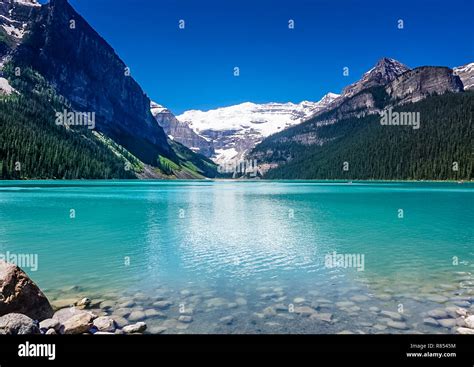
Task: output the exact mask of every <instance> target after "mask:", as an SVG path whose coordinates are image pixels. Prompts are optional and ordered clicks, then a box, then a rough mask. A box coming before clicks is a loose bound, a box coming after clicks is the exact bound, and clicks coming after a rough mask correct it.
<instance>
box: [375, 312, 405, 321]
mask: <svg viewBox="0 0 474 367" xmlns="http://www.w3.org/2000/svg"><path fill="white" fill-rule="evenodd" d="M380 315H382V316H387V317H389V318H390V319H392V320H393V321H403V320H405V317H404V316H403V315H401V314H400V313H398V312H393V311H381V312H380Z"/></svg>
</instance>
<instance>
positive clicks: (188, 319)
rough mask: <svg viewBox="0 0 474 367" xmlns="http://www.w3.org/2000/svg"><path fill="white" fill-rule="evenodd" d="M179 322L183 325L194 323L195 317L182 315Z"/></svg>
mask: <svg viewBox="0 0 474 367" xmlns="http://www.w3.org/2000/svg"><path fill="white" fill-rule="evenodd" d="M178 321H179V322H182V323H185V324H188V323H190V322H193V317H192V316H185V315H181V316H179V317H178Z"/></svg>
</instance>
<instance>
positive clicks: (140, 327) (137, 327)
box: [122, 322, 146, 334]
mask: <svg viewBox="0 0 474 367" xmlns="http://www.w3.org/2000/svg"><path fill="white" fill-rule="evenodd" d="M145 330H146V324H145V323H144V322H137V323H136V324H132V325H127V326H125V327H124V328H123V329H122V331H123V332H124V333H126V334H137V333H143V332H144V331H145Z"/></svg>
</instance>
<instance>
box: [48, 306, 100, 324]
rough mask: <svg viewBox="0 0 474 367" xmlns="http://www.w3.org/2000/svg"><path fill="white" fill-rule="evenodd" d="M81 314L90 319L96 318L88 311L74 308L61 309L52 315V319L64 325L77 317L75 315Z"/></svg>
mask: <svg viewBox="0 0 474 367" xmlns="http://www.w3.org/2000/svg"><path fill="white" fill-rule="evenodd" d="M82 314H87V315H89V316H91V318H92V319H95V318H96V317H97V315H96V314H94V313H92V312H90V311H83V310H80V309H78V308H75V307H71V308H63V309H61V310H59V311H56V312H55V313H54V315H53V319H56V320H58V321H59V322H60V323H61V324H64V323H65V322H66V321H67V320H69V319H70V318H72V317H74V316H77V315H82Z"/></svg>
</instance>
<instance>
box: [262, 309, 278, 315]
mask: <svg viewBox="0 0 474 367" xmlns="http://www.w3.org/2000/svg"><path fill="white" fill-rule="evenodd" d="M276 314H277V312H276V311H275V309H274V308H273V307H267V308H265V309H264V310H263V315H264V316H265V317H273V316H275V315H276Z"/></svg>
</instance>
